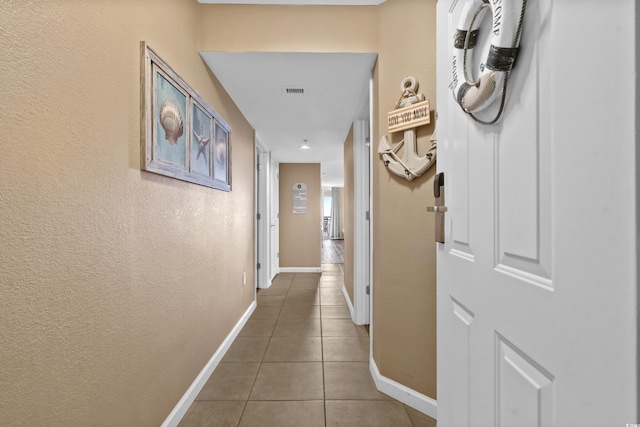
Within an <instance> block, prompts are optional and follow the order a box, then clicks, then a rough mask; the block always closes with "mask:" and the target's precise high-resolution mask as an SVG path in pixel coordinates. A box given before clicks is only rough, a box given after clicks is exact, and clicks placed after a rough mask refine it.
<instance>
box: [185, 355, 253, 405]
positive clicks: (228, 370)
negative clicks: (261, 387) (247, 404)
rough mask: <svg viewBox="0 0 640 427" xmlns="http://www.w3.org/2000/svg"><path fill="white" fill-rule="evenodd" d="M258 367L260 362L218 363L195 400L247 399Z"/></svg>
mask: <svg viewBox="0 0 640 427" xmlns="http://www.w3.org/2000/svg"><path fill="white" fill-rule="evenodd" d="M258 368H260V363H220V364H219V365H218V366H217V367H216V369H215V371H213V375H211V378H209V381H207V383H206V384H205V385H204V387H203V388H202V391H201V392H200V394H199V395H198V397H197V400H242V401H245V400H247V399H248V398H249V392H251V387H252V386H253V382H254V381H255V379H256V375H258Z"/></svg>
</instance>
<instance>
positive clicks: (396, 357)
mask: <svg viewBox="0 0 640 427" xmlns="http://www.w3.org/2000/svg"><path fill="white" fill-rule="evenodd" d="M435 7H436V0H392V1H387V2H386V3H383V4H382V5H381V6H380V17H379V19H380V33H379V36H380V39H379V40H380V43H379V48H378V52H379V58H378V63H377V67H376V76H375V81H376V82H377V84H376V87H377V88H378V90H377V91H376V92H377V94H376V99H375V104H374V106H375V109H376V110H377V112H378V116H377V120H375V122H374V131H376V132H375V135H374V138H373V141H379V140H380V137H381V136H382V135H384V134H385V133H387V131H386V129H385V124H386V113H387V112H388V111H390V110H391V109H393V107H394V106H395V103H396V101H397V100H398V96H399V95H400V89H399V87H400V82H401V81H402V79H403V78H404V77H406V76H407V75H412V76H415V77H416V78H417V79H418V81H419V82H420V92H422V93H424V94H425V96H426V97H427V98H428V99H429V100H431V107H432V109H434V110H435V108H436V102H435V97H436V86H435V72H436V67H435V58H436V56H435V52H436V46H435V26H436V21H435ZM407 16H412V17H420V18H419V25H407ZM400 28H401V29H402V31H398V29H400ZM407 40H411V41H416V44H415V45H414V44H413V43H411V44H410V46H411V48H410V49H409V50H407V49H400V48H398V46H407V43H406V41H407ZM433 121H435V120H434V116H433V113H432V122H433ZM432 131H433V125H431V126H425V127H421V128H419V130H418V143H419V144H418V145H419V154H420V155H424V153H425V151H426V149H427V147H428V146H429V145H430V144H429V136H430V134H431V132H432ZM400 139H402V135H401V134H398V135H396V134H394V136H393V141H394V142H398V141H399V140H400ZM376 144H377V143H376ZM376 146H377V145H376ZM434 173H435V167H432V168H431V169H429V170H428V171H427V172H426V173H425V175H423V176H422V177H420V178H418V179H415V180H414V181H412V182H408V181H406V180H405V179H404V178H401V177H399V176H396V175H394V174H392V173H390V172H389V171H388V170H387V169H386V168H385V167H384V165H383V163H382V161H380V160H379V159H378V158H377V156H376V158H374V162H373V179H374V182H373V186H374V187H373V188H374V189H373V227H374V230H373V240H374V244H373V247H374V254H373V325H374V327H373V356H374V359H375V361H376V364H377V365H378V368H379V369H380V372H381V373H382V375H384V376H386V377H388V378H391V379H393V380H395V381H397V382H399V383H400V384H403V385H405V386H407V387H409V388H412V389H414V390H416V391H418V392H420V393H423V394H425V395H427V396H429V397H431V398H434V399H435V398H436V349H435V346H436V271H435V264H436V262H435V261H436V246H435V243H434V236H433V234H434V231H433V227H434V225H433V217H432V216H430V215H429V214H427V213H426V206H427V205H428V204H430V203H431V202H432V201H433V175H434Z"/></svg>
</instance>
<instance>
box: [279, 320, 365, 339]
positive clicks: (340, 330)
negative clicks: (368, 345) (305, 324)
mask: <svg viewBox="0 0 640 427" xmlns="http://www.w3.org/2000/svg"><path fill="white" fill-rule="evenodd" d="M276 327H277V326H276ZM322 336H323V337H366V336H368V334H367V330H366V329H365V328H364V326H358V325H355V324H354V323H353V322H352V321H351V319H322Z"/></svg>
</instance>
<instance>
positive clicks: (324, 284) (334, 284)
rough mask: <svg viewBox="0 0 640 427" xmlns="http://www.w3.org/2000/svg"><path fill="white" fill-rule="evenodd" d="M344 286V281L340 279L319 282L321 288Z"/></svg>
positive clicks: (340, 287) (339, 287)
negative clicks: (337, 280)
mask: <svg viewBox="0 0 640 427" xmlns="http://www.w3.org/2000/svg"><path fill="white" fill-rule="evenodd" d="M343 287H344V283H343V282H342V281H339V282H320V283H319V284H318V288H320V289H325V288H336V289H342V288H343Z"/></svg>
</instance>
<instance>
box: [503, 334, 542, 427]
mask: <svg viewBox="0 0 640 427" xmlns="http://www.w3.org/2000/svg"><path fill="white" fill-rule="evenodd" d="M496 346H497V348H496V355H497V360H496V370H495V372H496V380H495V384H496V387H497V389H496V402H497V414H496V416H497V423H496V425H497V426H499V427H509V426H518V427H549V426H552V425H553V376H552V375H551V374H549V373H548V372H546V371H545V370H544V369H543V368H541V367H540V366H539V365H538V364H537V363H535V362H534V361H533V360H531V359H530V358H529V357H528V356H527V355H525V354H524V353H522V352H521V351H520V350H519V349H517V348H516V347H514V346H513V345H512V344H511V343H509V342H508V341H507V340H505V339H504V338H503V337H502V336H500V334H496Z"/></svg>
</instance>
